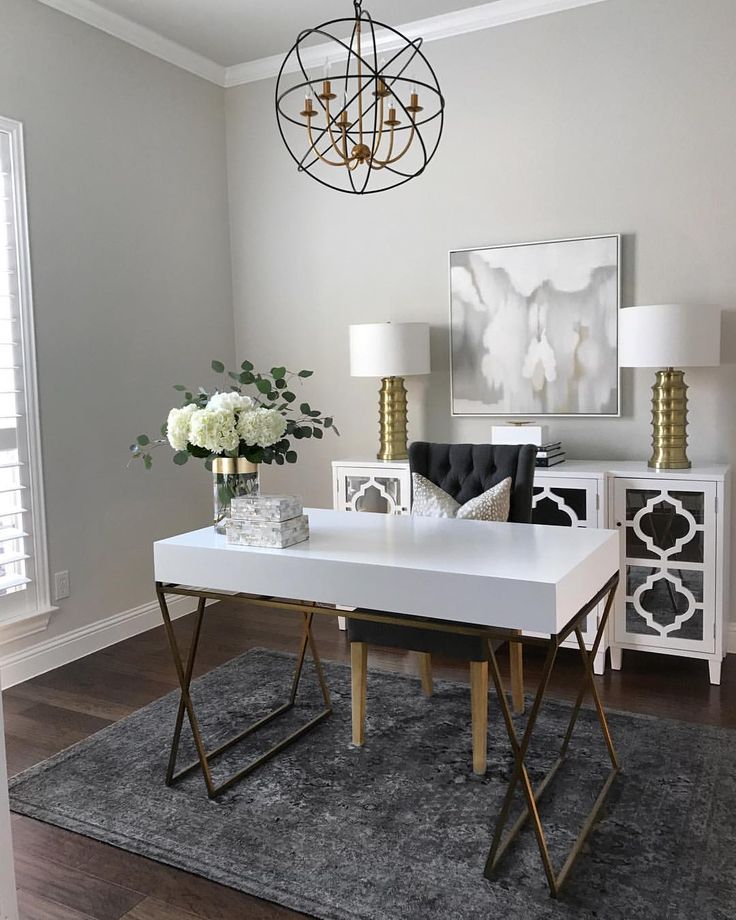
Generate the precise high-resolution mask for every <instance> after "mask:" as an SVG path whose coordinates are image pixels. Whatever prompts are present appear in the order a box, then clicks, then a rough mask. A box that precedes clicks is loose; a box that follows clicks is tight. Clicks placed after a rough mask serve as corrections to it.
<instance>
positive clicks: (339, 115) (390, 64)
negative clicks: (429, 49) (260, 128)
mask: <svg viewBox="0 0 736 920" xmlns="http://www.w3.org/2000/svg"><path fill="white" fill-rule="evenodd" d="M353 6H354V17H353V18H352V19H333V20H330V21H329V22H325V23H323V24H322V25H319V26H316V27H315V28H314V29H305V30H304V31H303V32H301V33H300V34H299V36H298V37H297V40H296V41H295V42H294V45H293V46H292V48H291V50H290V51H289V53H288V54H287V55H286V57H285V58H284V61H283V63H282V65H281V69H280V71H279V75H278V80H277V83H276V115H277V120H278V126H279V131H280V132H281V137H282V138H283V141H284V143H285V144H286V148H287V150H288V151H289V153H290V154H291V156H292V158H293V159H294V161H295V162H296V164H297V167H298V169H299V171H300V172H305V173H307V175H309V176H311V177H312V178H313V179H316V181H317V182H320V183H321V184H322V185H326V186H328V187H329V188H333V189H337V190H338V191H341V192H348V193H351V194H356V195H365V194H371V193H374V192H383V191H387V190H388V189H391V188H396V187H397V186H399V185H403V184H404V183H405V182H408V181H409V180H410V179H413V178H415V177H416V176H418V175H420V174H421V173H422V172H424V170H425V169H426V167H427V164H428V163H429V161H430V160H431V159H432V157H433V156H434V154H435V151H436V150H437V146H438V144H439V141H440V137H441V136H442V126H443V122H444V111H445V100H444V98H443V96H442V93H441V91H440V87H439V84H438V82H437V77H436V76H435V73H434V70H433V69H432V66H431V65H430V63H429V61H428V60H427V58H426V57H425V56H424V54H423V53H422V50H421V46H422V39H421V38H416V39H414V40H412V39H409V38H407V37H406V36H405V35H402V34H401V32H399V31H397V30H396V29H394V28H392V27H391V26H387V25H385V24H384V23H381V22H376V21H374V20H373V19H372V18H371V15H370V14H369V13H368V11H367V10H364V9H363V6H362V0H354V2H353ZM377 30H378V35H377V34H376V33H377ZM340 33H344V34H346V35H348V33H349V37H345V38H341V37H340ZM325 40H327V46H326V47H325ZM315 41H316V42H318V43H319V46H318V47H315V44H314V43H315ZM323 51H324V52H325V53H324V55H323V54H322V52H323ZM316 54H319V55H320V57H321V59H322V60H323V61H324V69H322V68H321V67H320V68H319V69H321V71H322V72H321V73H319V74H314V73H312V74H311V75H310V74H309V72H308V70H309V69H312V70H314V67H313V66H311V64H310V62H314V60H315V55H316ZM320 63H321V61H320ZM318 67H319V65H318ZM333 67H334V68H335V75H334V78H333V74H332V68H333ZM293 73H295V74H296V77H295V80H296V82H294V81H293V80H291V81H290V80H289V79H288V77H287V75H291V74H293ZM289 82H290V83H291V85H287V84H288V83H289Z"/></svg>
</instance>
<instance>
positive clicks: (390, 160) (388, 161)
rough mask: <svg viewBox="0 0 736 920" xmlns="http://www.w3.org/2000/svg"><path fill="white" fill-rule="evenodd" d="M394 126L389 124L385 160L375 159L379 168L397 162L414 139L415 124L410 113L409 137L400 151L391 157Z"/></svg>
mask: <svg viewBox="0 0 736 920" xmlns="http://www.w3.org/2000/svg"><path fill="white" fill-rule="evenodd" d="M394 127H395V126H394V125H392V126H391V146H390V148H389V154H388V158H387V159H385V160H377V161H376V162H377V163H378V164H379V165H380V168H383V167H386V166H390V165H391V164H392V163H396V162H398V161H399V160H400V159H401V158H402V157H403V156H404V154H405V153H407V152H408V150H409V148H410V147H411V145H412V142H413V141H414V134H415V133H416V124H415V122H414V116H413V115H412V118H411V131H410V132H409V139H408V140H407V142H406V144H404V149H403V150H402V151H401V153H397V154H396V156H395V157H392V156H391V154H392V152H393V146H394ZM376 168H378V167H376Z"/></svg>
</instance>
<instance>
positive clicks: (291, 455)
mask: <svg viewBox="0 0 736 920" xmlns="http://www.w3.org/2000/svg"><path fill="white" fill-rule="evenodd" d="M296 461H297V455H296V451H295V450H288V451H287V452H286V462H287V463H296Z"/></svg>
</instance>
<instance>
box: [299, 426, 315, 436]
mask: <svg viewBox="0 0 736 920" xmlns="http://www.w3.org/2000/svg"><path fill="white" fill-rule="evenodd" d="M301 432H302V436H303V437H305V438H311V437H312V429H311V428H306V427H304V428H302V429H301Z"/></svg>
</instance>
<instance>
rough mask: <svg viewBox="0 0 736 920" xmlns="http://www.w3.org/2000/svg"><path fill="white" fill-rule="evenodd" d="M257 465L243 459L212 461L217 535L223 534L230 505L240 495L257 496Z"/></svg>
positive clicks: (218, 459)
mask: <svg viewBox="0 0 736 920" xmlns="http://www.w3.org/2000/svg"><path fill="white" fill-rule="evenodd" d="M259 488H260V485H259V481H258V464H257V463H251V462H250V460H246V459H245V457H216V458H215V459H214V460H213V461H212V491H213V498H214V509H215V513H214V524H215V530H216V531H217V533H225V523H226V521H227V519H228V518H229V517H230V503H231V502H232V500H233V499H234V498H239V497H240V496H241V495H258V491H259Z"/></svg>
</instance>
